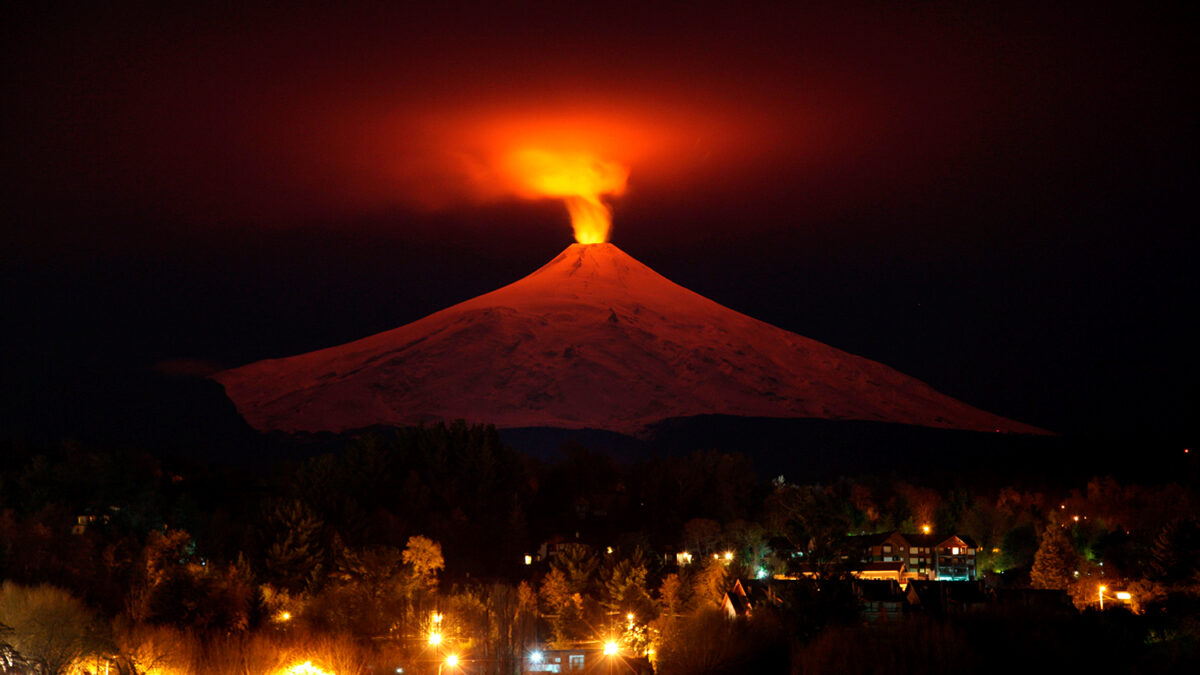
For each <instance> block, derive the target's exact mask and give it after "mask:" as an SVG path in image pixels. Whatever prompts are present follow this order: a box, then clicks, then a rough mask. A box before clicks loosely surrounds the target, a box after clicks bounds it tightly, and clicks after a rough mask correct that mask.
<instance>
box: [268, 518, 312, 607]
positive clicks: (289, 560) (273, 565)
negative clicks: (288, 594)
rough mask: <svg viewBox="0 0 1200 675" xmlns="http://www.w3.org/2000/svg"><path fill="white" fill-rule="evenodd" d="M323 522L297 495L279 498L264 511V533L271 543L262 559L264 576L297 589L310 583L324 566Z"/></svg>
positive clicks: (284, 585)
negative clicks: (284, 498)
mask: <svg viewBox="0 0 1200 675" xmlns="http://www.w3.org/2000/svg"><path fill="white" fill-rule="evenodd" d="M324 526H325V523H324V521H322V520H321V518H320V517H319V516H317V514H316V513H315V512H314V511H313V510H312V509H311V508H309V506H308V505H307V504H306V503H304V502H302V501H300V500H299V499H290V500H281V501H277V502H276V503H274V504H273V505H272V506H271V508H270V510H269V511H268V512H267V518H266V526H265V532H264V535H265V537H266V539H267V541H270V542H271V543H270V545H269V546H268V547H267V550H266V554H265V557H264V560H263V565H264V567H265V568H266V572H267V578H268V579H270V580H271V581H272V582H274V583H275V584H276V585H278V586H280V587H281V588H284V589H287V590H289V591H297V590H300V589H303V588H306V587H309V586H312V585H313V583H314V580H316V579H317V578H318V577H319V575H320V572H321V569H322V567H323V564H324V563H323V561H324V559H325V547H324V545H323V544H322V540H321V537H322V530H323V529H324Z"/></svg>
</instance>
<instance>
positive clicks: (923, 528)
mask: <svg viewBox="0 0 1200 675" xmlns="http://www.w3.org/2000/svg"><path fill="white" fill-rule="evenodd" d="M932 530H933V528H932V527H930V526H928V525H922V526H921V532H923V533H925V534H929V533H930V532H931V531H932Z"/></svg>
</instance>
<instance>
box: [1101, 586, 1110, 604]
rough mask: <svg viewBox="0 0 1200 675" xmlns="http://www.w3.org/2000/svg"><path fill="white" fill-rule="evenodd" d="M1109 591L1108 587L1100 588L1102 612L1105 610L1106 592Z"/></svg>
mask: <svg viewBox="0 0 1200 675" xmlns="http://www.w3.org/2000/svg"><path fill="white" fill-rule="evenodd" d="M1107 590H1108V586H1101V587H1100V591H1099V593H1100V609H1101V610H1103V609H1104V591H1107Z"/></svg>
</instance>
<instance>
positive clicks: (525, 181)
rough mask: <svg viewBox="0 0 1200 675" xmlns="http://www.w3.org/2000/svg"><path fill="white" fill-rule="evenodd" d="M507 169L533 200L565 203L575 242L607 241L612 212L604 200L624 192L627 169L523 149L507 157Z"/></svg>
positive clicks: (578, 155)
mask: <svg viewBox="0 0 1200 675" xmlns="http://www.w3.org/2000/svg"><path fill="white" fill-rule="evenodd" d="M504 168H505V170H506V172H507V173H509V175H511V176H512V177H513V178H515V179H516V180H517V181H518V182H519V183H520V184H521V186H522V188H523V190H525V191H527V192H528V193H529V195H530V196H533V197H553V198H557V199H562V200H564V201H565V202H566V204H567V212H568V213H570V214H571V227H572V228H574V230H575V241H577V242H579V243H580V244H603V243H604V242H606V241H608V233H609V230H610V229H611V228H612V210H611V209H610V208H609V206H608V205H607V204H605V203H604V201H603V200H602V199H601V197H603V196H604V195H620V194H621V193H622V192H624V191H625V182H626V180H628V178H629V168H628V167H626V166H624V165H622V164H618V163H616V162H610V161H605V160H602V159H600V158H598V157H596V156H595V155H593V154H591V153H586V152H552V151H549V150H543V149H539V148H523V149H520V150H516V151H514V152H512V153H510V154H509V155H508V156H507V158H506V161H505V166H504Z"/></svg>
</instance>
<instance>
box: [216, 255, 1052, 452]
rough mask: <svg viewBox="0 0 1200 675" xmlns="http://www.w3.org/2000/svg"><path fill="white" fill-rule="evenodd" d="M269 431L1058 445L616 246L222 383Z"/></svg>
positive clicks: (229, 375) (248, 369)
mask: <svg viewBox="0 0 1200 675" xmlns="http://www.w3.org/2000/svg"><path fill="white" fill-rule="evenodd" d="M214 377H215V379H216V380H217V381H218V382H220V383H221V384H222V385H224V387H225V391H226V393H227V394H228V396H229V397H230V398H231V399H232V400H233V402H234V403H235V404H236V405H237V409H238V411H239V412H240V413H241V414H242V416H244V417H245V418H246V420H247V421H248V422H249V423H250V424H251V425H252V426H254V427H256V428H258V429H261V430H280V431H343V430H348V429H355V428H361V427H366V426H371V425H376V424H387V425H408V424H417V423H421V422H432V421H437V420H446V421H449V420H454V419H459V418H461V419H465V420H467V421H468V422H480V423H491V424H495V425H496V426H497V427H500V428H513V427H557V428H565V429H582V428H592V429H605V430H609V431H616V432H621V433H626V434H636V433H638V432H640V431H643V430H645V429H646V427H647V426H649V425H651V424H654V423H656V422H659V421H661V420H664V419H668V418H676V417H688V416H694V415H706V414H721V415H737V416H747V417H776V418H785V417H796V418H799V417H807V418H824V419H833V420H869V421H879V422H893V423H900V424H908V425H919V426H927V427H942V428H952V429H966V430H974V431H1002V432H1012V433H1044V432H1042V431H1041V430H1039V429H1037V428H1035V427H1032V426H1029V425H1026V424H1021V423H1019V422H1014V421H1012V420H1008V419H1005V418H1003V417H999V416H997V415H993V414H991V413H988V412H985V411H982V410H979V409H977V408H973V407H971V406H969V405H967V404H965V403H962V402H960V401H957V400H955V399H953V398H950V397H948V396H946V395H944V394H941V393H938V392H937V391H935V390H934V389H932V388H931V387H929V386H928V385H926V384H925V383H923V382H920V381H918V380H916V379H914V378H912V377H909V376H907V375H904V374H902V373H899V372H897V371H895V370H892V369H891V368H888V367H887V366H884V365H882V364H880V363H876V362H874V361H871V360H868V359H864V358H861V357H858V356H854V355H851V354H847V353H846V352H843V351H839V350H837V349H834V348H833V347H830V346H828V345H825V344H822V343H820V342H817V341H815V340H810V339H809V338H806V337H803V336H800V335H797V334H795V333H792V332H789V331H786V330H783V329H780V328H776V327H775V326H772V325H770V324H767V323H763V322H762V321H758V320H756V319H753V318H750V317H748V316H746V315H744V314H741V313H739V312H736V311H733V310H731V309H729V308H727V307H724V306H722V305H719V304H717V303H715V302H713V301H711V300H709V299H707V298H705V297H703V296H701V295H698V294H696V293H693V292H692V291H689V290H687V289H686V288H683V287H682V286H679V285H677V284H675V283H673V282H671V281H669V280H668V279H666V278H665V277H663V276H662V275H660V274H658V273H657V272H655V271H654V270H652V269H650V268H649V267H647V266H645V265H643V264H642V263H640V262H638V261H637V260H635V259H634V258H632V257H631V256H629V255H628V254H626V253H625V252H624V251H622V250H621V249H619V248H617V247H616V246H614V245H613V244H609V243H603V244H572V245H571V246H569V247H567V249H566V250H564V251H563V252H562V253H560V254H559V255H558V256H557V257H556V258H554V259H553V260H551V261H550V262H549V263H547V264H546V265H544V266H543V267H542V268H541V269H539V270H537V271H536V272H534V273H533V274H530V275H529V276H527V277H525V278H524V279H521V280H520V281H517V282H515V283H512V284H509V285H508V286H505V287H503V288H500V289H498V290H495V291H492V292H490V293H486V294H484V295H481V296H479V297H476V298H473V299H471V300H467V301H466V302H462V303H459V304H457V305H454V306H452V307H449V308H447V309H444V310H442V311H440V312H436V313H434V314H431V315H429V316H427V317H425V318H423V319H420V320H418V321H414V322H413V323H410V324H408V325H405V326H401V327H399V328H395V329H393V330H389V331H386V332H383V333H379V334H377V335H373V336H371V337H367V338H364V339H361V340H357V341H355V342H350V343H347V344H344V345H340V346H337V347H330V348H328V349H322V350H319V351H315V352H310V353H308V354H301V355H298V356H292V357H289V358H283V359H268V360H264V361H259V362H256V363H251V364H249V365H246V366H242V367H240V368H234V369H232V370H227V371H224V372H221V373H218V374H217V375H215V376H214Z"/></svg>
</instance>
